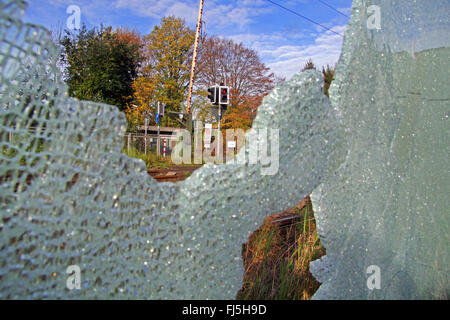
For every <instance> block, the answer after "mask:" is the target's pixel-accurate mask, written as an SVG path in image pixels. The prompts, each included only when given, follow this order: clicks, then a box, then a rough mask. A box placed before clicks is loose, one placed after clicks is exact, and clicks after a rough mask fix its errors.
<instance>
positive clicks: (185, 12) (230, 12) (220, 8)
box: [113, 0, 272, 28]
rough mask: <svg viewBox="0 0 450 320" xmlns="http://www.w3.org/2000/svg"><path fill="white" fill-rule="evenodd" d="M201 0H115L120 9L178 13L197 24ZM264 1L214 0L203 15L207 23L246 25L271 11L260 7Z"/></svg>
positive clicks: (150, 14)
mask: <svg viewBox="0 0 450 320" xmlns="http://www.w3.org/2000/svg"><path fill="white" fill-rule="evenodd" d="M198 4H199V3H198V0H189V1H179V0H115V2H114V4H113V5H114V6H115V8H117V9H128V10H130V11H131V12H133V13H134V14H136V15H138V16H143V17H150V18H155V19H161V18H162V17H164V16H168V15H175V16H177V17H181V18H183V19H184V20H185V21H186V22H187V23H188V24H189V25H195V24H196V23H197V17H198ZM261 4H264V2H261V1H236V2H233V3H231V2H230V3H227V4H223V2H222V1H219V0H213V1H208V2H205V3H204V8H203V19H204V20H205V21H206V23H207V24H210V25H215V26H220V27H223V26H227V25H237V26H238V27H240V28H241V27H243V26H244V25H247V24H249V23H251V22H253V21H254V18H256V17H257V16H259V15H262V14H266V13H268V12H271V10H272V9H270V8H260V7H258V5H261Z"/></svg>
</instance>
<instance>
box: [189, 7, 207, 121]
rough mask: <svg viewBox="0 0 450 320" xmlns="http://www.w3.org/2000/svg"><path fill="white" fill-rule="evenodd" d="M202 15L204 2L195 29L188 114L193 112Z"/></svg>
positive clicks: (199, 9) (199, 10) (199, 8)
mask: <svg viewBox="0 0 450 320" xmlns="http://www.w3.org/2000/svg"><path fill="white" fill-rule="evenodd" d="M202 14H203V0H200V5H199V7H198V19H197V28H196V29H195V39H194V52H193V55H192V65H191V77H190V78H189V89H188V100H187V106H186V113H187V114H189V113H190V112H191V99H192V86H193V85H194V73H195V63H196V62H197V48H198V42H199V33H200V26H201V24H202Z"/></svg>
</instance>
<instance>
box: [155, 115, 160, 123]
mask: <svg viewBox="0 0 450 320" xmlns="http://www.w3.org/2000/svg"><path fill="white" fill-rule="evenodd" d="M155 121H156V123H159V113H157V114H156V117H155Z"/></svg>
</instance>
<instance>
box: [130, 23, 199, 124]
mask: <svg viewBox="0 0 450 320" xmlns="http://www.w3.org/2000/svg"><path fill="white" fill-rule="evenodd" d="M194 35H195V34H194V31H193V30H191V29H190V28H189V27H188V26H187V25H186V24H185V22H184V20H182V19H180V18H176V17H174V16H169V17H165V18H163V19H162V21H161V24H160V25H157V26H155V27H154V29H153V31H152V32H151V33H150V34H149V35H147V36H145V37H144V39H143V40H144V52H145V62H144V65H143V68H142V70H141V73H140V75H139V77H138V78H137V79H136V80H135V81H134V82H133V90H134V97H135V99H134V102H133V104H134V107H131V106H130V107H129V108H128V110H127V116H128V118H129V120H131V121H135V122H136V123H138V122H141V121H143V113H145V112H151V113H152V114H155V107H156V103H157V102H160V103H163V104H164V105H165V107H166V109H165V110H166V112H165V117H164V119H162V123H163V124H164V125H171V126H179V125H180V123H179V121H180V119H179V117H178V115H177V114H172V113H170V112H171V111H172V112H181V111H183V109H184V102H185V100H186V97H187V87H188V85H189V75H190V63H191V59H192V49H193V43H194ZM136 116H140V118H139V119H137V120H136ZM152 122H153V123H154V119H153V118H152V119H151V123H152Z"/></svg>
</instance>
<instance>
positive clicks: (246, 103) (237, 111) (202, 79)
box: [195, 37, 277, 128]
mask: <svg viewBox="0 0 450 320" xmlns="http://www.w3.org/2000/svg"><path fill="white" fill-rule="evenodd" d="M276 81H277V79H276V78H275V75H274V74H273V73H271V72H270V69H269V68H268V67H266V66H265V65H264V63H263V62H261V60H260V58H259V56H258V55H257V53H256V52H255V51H254V50H252V49H249V48H246V47H245V46H244V45H243V44H242V43H239V44H238V43H235V42H233V41H232V40H229V39H223V38H218V37H208V38H206V40H205V41H203V43H202V46H201V47H200V50H199V59H198V68H197V79H196V82H195V84H196V86H197V87H202V88H205V89H206V88H208V87H210V86H212V85H214V84H220V83H221V82H223V83H224V84H225V85H228V86H229V87H230V104H229V106H228V108H227V112H226V114H225V115H224V117H223V120H224V124H223V128H238V127H240V126H242V127H249V126H250V125H251V122H252V120H253V118H254V117H255V115H256V109H257V107H258V106H259V103H260V102H261V99H262V97H263V96H265V95H266V94H268V93H269V92H270V91H271V90H272V89H273V87H274V85H275V82H276ZM205 89H204V90H205Z"/></svg>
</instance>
